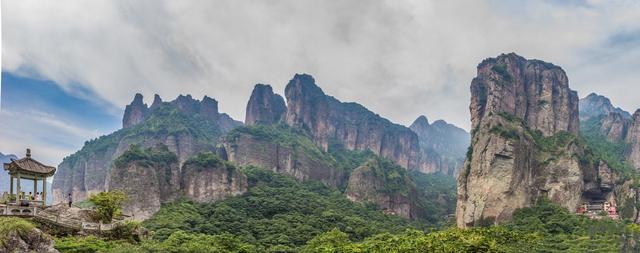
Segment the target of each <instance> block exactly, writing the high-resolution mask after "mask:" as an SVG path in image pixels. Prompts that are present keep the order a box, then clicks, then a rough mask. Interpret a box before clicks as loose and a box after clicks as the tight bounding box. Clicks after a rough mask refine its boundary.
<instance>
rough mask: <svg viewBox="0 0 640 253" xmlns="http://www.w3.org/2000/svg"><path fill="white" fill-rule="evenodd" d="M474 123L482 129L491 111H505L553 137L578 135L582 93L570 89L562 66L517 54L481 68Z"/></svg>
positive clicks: (475, 84) (490, 61)
mask: <svg viewBox="0 0 640 253" xmlns="http://www.w3.org/2000/svg"><path fill="white" fill-rule="evenodd" d="M471 94H472V97H471V106H470V110H471V123H472V127H473V128H476V127H479V126H480V125H481V123H482V120H483V119H484V118H485V117H488V116H491V115H489V114H490V113H491V112H493V113H499V112H504V113H508V114H510V115H513V116H516V117H517V118H520V119H522V120H524V121H525V123H526V124H527V126H529V127H530V128H532V129H536V130H539V131H541V132H542V134H543V135H544V136H551V135H554V134H555V133H558V132H560V131H566V132H569V133H571V134H575V135H577V134H578V131H579V130H580V127H579V126H580V125H579V118H578V94H577V93H576V92H575V91H573V90H571V89H569V81H568V79H567V76H566V74H565V72H564V70H562V69H561V68H560V67H558V66H555V65H553V64H550V63H546V62H543V61H538V60H526V59H524V58H522V57H520V56H518V55H516V54H513V53H511V54H508V55H501V56H499V57H498V58H489V59H486V60H484V61H483V62H482V63H480V65H478V76H477V77H476V78H474V79H473V81H472V83H471Z"/></svg>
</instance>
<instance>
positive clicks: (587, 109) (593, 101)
mask: <svg viewBox="0 0 640 253" xmlns="http://www.w3.org/2000/svg"><path fill="white" fill-rule="evenodd" d="M610 113H618V114H620V115H621V116H622V117H623V118H625V119H629V118H631V114H629V113H628V112H626V111H624V110H622V109H620V108H619V107H614V106H613V104H612V103H611V100H610V99H609V98H607V97H605V96H601V95H598V94H595V93H591V94H589V96H587V97H585V98H582V99H580V120H588V119H590V118H593V117H598V116H602V115H605V116H606V115H609V114H610Z"/></svg>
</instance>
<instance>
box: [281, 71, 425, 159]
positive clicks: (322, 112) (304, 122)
mask: <svg viewBox="0 0 640 253" xmlns="http://www.w3.org/2000/svg"><path fill="white" fill-rule="evenodd" d="M285 95H286V98H287V115H286V122H287V124H288V125H290V126H292V127H296V128H300V129H304V130H305V131H308V132H309V134H310V135H311V136H312V138H313V140H314V141H315V142H316V144H317V145H318V146H320V147H322V149H323V150H324V151H327V150H328V149H329V146H330V144H331V143H332V142H338V143H341V144H343V145H344V146H345V147H346V148H347V149H349V150H367V149H368V150H371V151H373V152H374V153H375V154H377V155H380V156H382V157H384V158H387V159H390V160H392V161H394V162H396V163H398V164H399V165H401V166H403V167H405V168H408V169H414V168H416V167H417V164H418V161H419V149H420V148H419V144H418V137H417V136H416V134H415V133H413V132H412V131H411V130H410V129H409V128H407V127H404V126H401V125H398V124H394V123H392V122H390V121H389V120H387V119H384V118H382V117H380V116H379V115H377V114H375V113H373V112H371V111H369V110H367V109H366V108H364V107H363V106H361V105H359V104H357V103H343V102H340V101H339V100H337V99H335V98H333V97H331V96H327V95H326V94H325V93H324V92H323V91H322V89H320V87H318V86H317V85H316V83H315V80H314V79H313V77H311V76H309V75H305V74H302V75H301V74H296V75H295V76H294V77H293V79H292V80H291V81H289V83H288V84H287V87H286V89H285Z"/></svg>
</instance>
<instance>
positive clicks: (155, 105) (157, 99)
mask: <svg viewBox="0 0 640 253" xmlns="http://www.w3.org/2000/svg"><path fill="white" fill-rule="evenodd" d="M161 104H162V98H160V95H158V94H155V95H153V103H151V107H149V108H150V109H155V108H158V106H160V105H161Z"/></svg>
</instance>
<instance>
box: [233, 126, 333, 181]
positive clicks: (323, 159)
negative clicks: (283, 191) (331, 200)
mask: <svg viewBox="0 0 640 253" xmlns="http://www.w3.org/2000/svg"><path fill="white" fill-rule="evenodd" d="M222 147H223V148H222V153H223V155H222V156H224V157H227V159H228V160H229V161H231V162H234V163H236V164H238V165H241V166H246V165H254V166H259V167H262V168H265V169H269V170H272V171H274V172H277V173H281V174H284V175H289V176H291V177H293V178H295V179H296V180H298V181H305V180H317V181H321V182H324V183H325V184H327V185H331V186H339V185H340V184H341V183H342V181H343V178H344V176H345V175H344V173H343V172H342V171H341V170H339V169H338V168H337V165H336V164H335V161H334V160H333V159H332V158H331V157H329V155H328V154H326V153H323V152H322V151H321V150H320V149H319V148H318V147H317V146H315V145H314V143H313V142H312V141H311V140H310V139H308V138H307V137H306V136H303V135H301V134H297V133H295V132H293V131H292V130H291V129H286V128H282V127H278V126H247V127H244V128H238V129H236V130H234V131H233V132H231V133H230V134H229V135H228V136H227V137H226V138H225V140H224V141H223V143H222Z"/></svg>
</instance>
